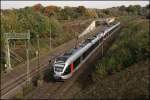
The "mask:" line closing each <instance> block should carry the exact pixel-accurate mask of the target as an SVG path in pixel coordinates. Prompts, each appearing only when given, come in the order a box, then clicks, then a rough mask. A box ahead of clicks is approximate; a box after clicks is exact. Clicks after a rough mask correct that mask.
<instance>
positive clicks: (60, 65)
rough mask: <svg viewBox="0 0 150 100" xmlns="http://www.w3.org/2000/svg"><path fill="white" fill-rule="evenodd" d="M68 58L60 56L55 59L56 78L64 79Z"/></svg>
mask: <svg viewBox="0 0 150 100" xmlns="http://www.w3.org/2000/svg"><path fill="white" fill-rule="evenodd" d="M66 59H67V58H65V57H58V58H56V59H55V62H54V64H53V71H54V74H53V78H54V79H55V80H62V76H63V69H64V68H65V61H66Z"/></svg>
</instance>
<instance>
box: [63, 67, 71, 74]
mask: <svg viewBox="0 0 150 100" xmlns="http://www.w3.org/2000/svg"><path fill="white" fill-rule="evenodd" d="M70 72H71V69H70V65H69V66H67V67H66V69H65V71H64V74H63V75H67V74H69V73H70Z"/></svg>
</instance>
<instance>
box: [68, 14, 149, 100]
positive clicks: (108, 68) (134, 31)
mask: <svg viewBox="0 0 150 100" xmlns="http://www.w3.org/2000/svg"><path fill="white" fill-rule="evenodd" d="M120 21H121V22H122V28H121V30H120V35H119V37H118V38H117V39H116V41H115V43H114V44H113V45H112V46H111V47H110V48H109V50H108V51H107V53H106V54H105V55H104V57H103V58H101V59H99V60H98V61H96V62H95V65H91V67H92V71H91V73H86V74H89V75H88V77H84V79H83V78H80V79H79V81H77V82H76V83H75V85H74V86H72V88H71V89H70V90H69V91H68V92H67V93H68V94H67V93H66V94H67V95H66V98H74V99H89V98H91V99H98V98H99V99H148V98H149V93H150V91H149V65H150V62H149V56H150V55H149V52H150V49H149V38H148V37H149V36H148V32H149V22H148V21H147V20H143V19H141V18H137V17H122V18H120Z"/></svg>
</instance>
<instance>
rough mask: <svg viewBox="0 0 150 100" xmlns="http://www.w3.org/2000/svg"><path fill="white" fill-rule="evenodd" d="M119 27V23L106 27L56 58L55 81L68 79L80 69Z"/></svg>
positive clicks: (54, 65) (54, 67)
mask: <svg viewBox="0 0 150 100" xmlns="http://www.w3.org/2000/svg"><path fill="white" fill-rule="evenodd" d="M119 26H120V22H118V23H116V24H113V25H110V26H107V28H106V29H105V30H104V31H103V32H100V33H97V34H96V35H95V36H93V37H92V38H88V39H86V40H85V41H84V42H82V43H80V44H79V47H77V48H72V49H71V50H70V51H68V52H66V53H64V54H63V55H61V56H59V57H57V58H56V59H55V61H54V64H53V72H54V74H53V77H54V79H56V80H63V79H68V78H70V77H71V76H72V75H73V73H74V72H75V71H77V70H78V69H79V67H80V64H81V62H82V61H83V60H84V59H85V58H86V57H87V56H88V55H89V54H90V53H91V52H92V50H94V49H95V48H96V47H97V46H98V45H99V44H100V43H101V41H102V39H103V38H106V37H107V34H110V33H111V32H112V31H113V30H114V29H116V28H118V27H119Z"/></svg>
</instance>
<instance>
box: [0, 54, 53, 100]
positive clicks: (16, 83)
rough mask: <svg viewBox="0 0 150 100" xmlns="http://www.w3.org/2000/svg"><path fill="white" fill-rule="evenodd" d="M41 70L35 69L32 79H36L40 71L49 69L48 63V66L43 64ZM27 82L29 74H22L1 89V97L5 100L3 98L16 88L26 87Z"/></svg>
mask: <svg viewBox="0 0 150 100" xmlns="http://www.w3.org/2000/svg"><path fill="white" fill-rule="evenodd" d="M52 58H55V56H53V57H52ZM41 66H43V67H40V68H35V69H34V70H32V71H31V72H30V74H29V75H30V76H29V77H30V78H31V79H32V78H33V77H35V76H36V75H37V74H38V73H39V71H44V70H45V69H46V68H47V67H48V63H46V64H42V65H41ZM26 82H27V73H25V74H22V75H21V76H20V77H18V78H17V79H16V80H14V81H12V82H10V83H9V84H8V85H6V86H5V87H3V88H1V90H0V91H1V96H2V98H3V96H5V95H7V93H8V92H10V91H11V90H13V89H15V88H16V87H18V86H20V85H24V84H25V83H26Z"/></svg>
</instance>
